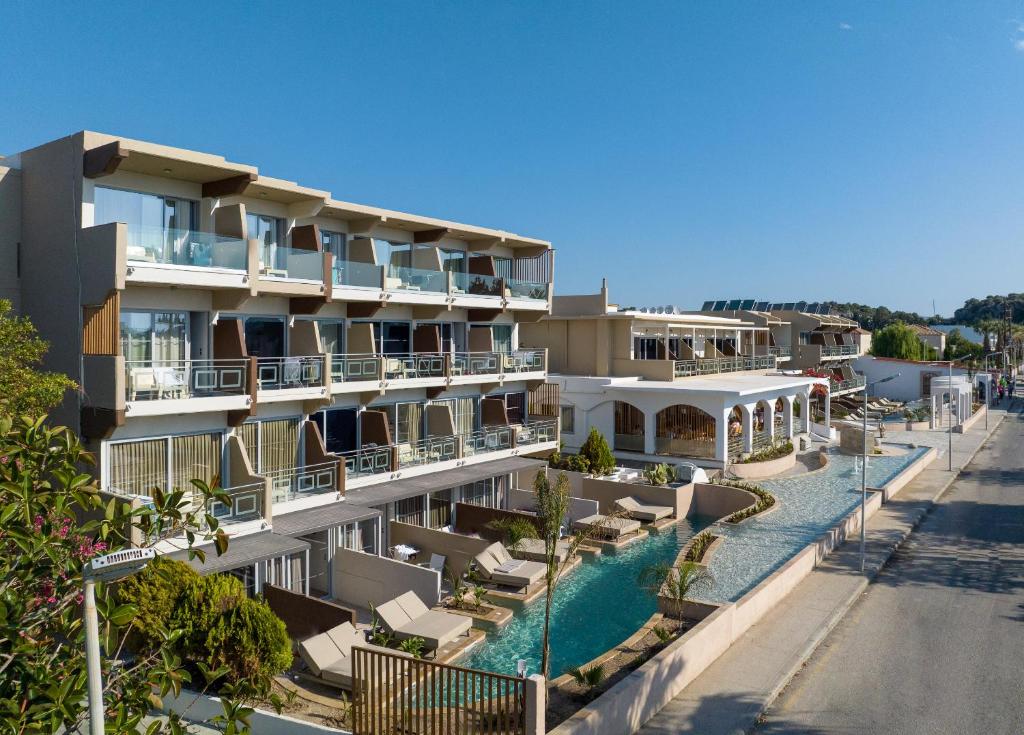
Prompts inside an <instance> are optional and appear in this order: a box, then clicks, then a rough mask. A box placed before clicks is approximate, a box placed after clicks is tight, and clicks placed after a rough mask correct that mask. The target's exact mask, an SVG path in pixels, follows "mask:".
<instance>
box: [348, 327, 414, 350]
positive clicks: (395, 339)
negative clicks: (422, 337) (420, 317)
mask: <svg viewBox="0 0 1024 735" xmlns="http://www.w3.org/2000/svg"><path fill="white" fill-rule="evenodd" d="M357 323H359V322H357ZM371 324H373V342H374V344H375V345H376V347H377V351H378V352H379V353H380V354H384V355H408V354H409V353H410V352H412V324H410V323H409V322H371Z"/></svg>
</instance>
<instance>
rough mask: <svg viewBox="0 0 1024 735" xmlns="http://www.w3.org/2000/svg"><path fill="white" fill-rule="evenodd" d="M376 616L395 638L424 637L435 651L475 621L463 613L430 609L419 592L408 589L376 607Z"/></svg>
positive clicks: (428, 645) (466, 629)
mask: <svg viewBox="0 0 1024 735" xmlns="http://www.w3.org/2000/svg"><path fill="white" fill-rule="evenodd" d="M377 617H378V618H380V621H381V622H382V623H384V627H385V628H387V629H388V630H389V631H390V632H391V633H392V634H394V636H395V637H396V638H398V639H399V640H404V639H406V638H422V639H423V644H424V645H425V646H426V647H427V648H428V649H431V650H436V649H438V648H440V647H441V646H443V645H444V644H445V643H449V642H451V641H453V640H455V639H456V638H458V637H459V636H460V635H463V634H464V633H467V634H468V633H469V629H470V627H472V625H473V621H472V620H471V619H470V618H467V617H464V616H462V615H452V614H451V613H446V612H443V611H441V610H431V609H430V608H428V607H427V606H426V605H424V604H423V601H422V600H421V599H420V598H419V597H418V596H417V595H416V593H415V592H412V591H410V592H406V593H405V594H402V595H399V596H398V597H396V598H395V599H393V600H390V601H388V602H385V603H384V604H383V605H379V606H378V607H377Z"/></svg>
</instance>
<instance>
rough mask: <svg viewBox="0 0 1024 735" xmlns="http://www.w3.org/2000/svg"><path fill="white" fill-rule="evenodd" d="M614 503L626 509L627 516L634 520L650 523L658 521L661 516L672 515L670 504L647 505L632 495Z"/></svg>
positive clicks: (621, 508)
mask: <svg viewBox="0 0 1024 735" xmlns="http://www.w3.org/2000/svg"><path fill="white" fill-rule="evenodd" d="M615 505H616V506H617V507H618V508H619V509H620V510H624V511H626V513H628V514H629V517H630V518H632V519H633V520H635V521H646V522H648V523H652V522H654V521H660V520H661V519H662V518H668V517H669V516H670V515H672V508H671V506H668V505H647V504H645V503H641V502H640V501H639V500H637V499H636V498H634V497H633V496H632V495H627V496H626V497H624V498H619V499H618V500H616V501H615Z"/></svg>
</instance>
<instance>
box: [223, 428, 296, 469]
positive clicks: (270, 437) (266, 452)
mask: <svg viewBox="0 0 1024 735" xmlns="http://www.w3.org/2000/svg"><path fill="white" fill-rule="evenodd" d="M238 433H239V436H240V437H241V439H242V443H243V444H244V445H245V450H246V454H248V456H249V462H250V463H251V464H252V468H253V471H254V472H256V473H258V474H261V475H265V474H268V473H272V472H280V471H282V470H290V469H293V468H294V467H295V466H296V463H297V460H298V457H299V419H297V418H292V419H274V420H267V421H247V422H246V423H244V424H242V425H241V426H240V427H238Z"/></svg>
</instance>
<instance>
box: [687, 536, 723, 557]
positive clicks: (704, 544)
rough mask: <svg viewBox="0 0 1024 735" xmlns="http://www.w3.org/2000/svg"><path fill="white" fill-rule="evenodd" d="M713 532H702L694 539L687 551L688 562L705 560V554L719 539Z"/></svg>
mask: <svg viewBox="0 0 1024 735" xmlns="http://www.w3.org/2000/svg"><path fill="white" fill-rule="evenodd" d="M717 538H718V536H715V535H714V534H713V533H711V531H707V530H704V531H701V532H700V533H698V534H697V535H696V536H694V537H693V541H692V542H691V543H690V546H689V548H688V549H687V550H686V561H692V562H700V561H701V559H703V558H704V553H705V552H706V551H707V550H708V547H709V546H711V544H712V543H713V542H714V541H715V539H717Z"/></svg>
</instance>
